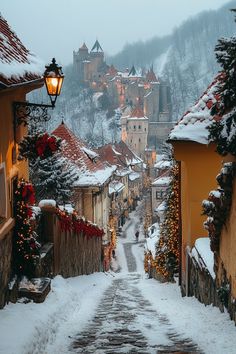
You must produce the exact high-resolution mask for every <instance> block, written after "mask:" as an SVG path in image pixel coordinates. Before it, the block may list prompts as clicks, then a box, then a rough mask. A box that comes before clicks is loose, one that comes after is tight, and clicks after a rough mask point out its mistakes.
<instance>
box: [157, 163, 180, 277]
mask: <svg viewBox="0 0 236 354" xmlns="http://www.w3.org/2000/svg"><path fill="white" fill-rule="evenodd" d="M171 177H172V181H171V183H170V186H169V189H168V197H167V201H166V211H165V219H164V221H163V223H162V224H161V228H160V239H159V242H158V244H157V245H156V257H155V266H156V271H157V273H158V274H159V275H161V276H162V277H164V278H165V279H166V280H170V281H173V280H174V275H175V273H177V272H178V265H179V227H180V221H179V209H178V206H179V202H180V201H179V181H178V179H179V167H178V165H177V164H175V165H174V166H173V167H172V170H171Z"/></svg>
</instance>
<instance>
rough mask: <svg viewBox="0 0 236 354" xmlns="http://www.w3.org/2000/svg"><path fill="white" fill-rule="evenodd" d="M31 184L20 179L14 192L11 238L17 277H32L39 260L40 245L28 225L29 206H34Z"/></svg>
mask: <svg viewBox="0 0 236 354" xmlns="http://www.w3.org/2000/svg"><path fill="white" fill-rule="evenodd" d="M34 201H35V197H34V189H33V186H32V184H30V183H28V182H26V181H25V180H24V179H21V180H20V181H19V182H18V185H17V189H16V191H15V215H16V217H15V220H16V224H15V229H14V238H13V252H14V258H13V262H14V268H15V272H16V274H18V275H26V276H28V277H32V276H34V271H35V266H36V264H37V260H38V258H39V247H40V244H39V243H38V242H37V241H36V236H37V235H36V233H35V232H34V231H33V229H32V227H31V223H30V217H31V216H32V210H31V206H30V205H31V204H34Z"/></svg>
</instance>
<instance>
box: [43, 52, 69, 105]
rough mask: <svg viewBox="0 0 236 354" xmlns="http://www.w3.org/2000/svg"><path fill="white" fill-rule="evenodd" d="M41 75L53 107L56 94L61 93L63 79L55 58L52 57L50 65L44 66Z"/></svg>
mask: <svg viewBox="0 0 236 354" xmlns="http://www.w3.org/2000/svg"><path fill="white" fill-rule="evenodd" d="M43 77H44V82H45V85H46V88H47V92H48V95H49V97H50V100H51V103H52V108H53V107H55V103H56V99H57V96H59V95H60V93H61V87H62V83H63V80H64V75H63V73H62V70H61V66H58V65H57V64H56V60H55V58H53V59H52V62H51V64H50V65H47V66H46V70H45V72H44V76H43Z"/></svg>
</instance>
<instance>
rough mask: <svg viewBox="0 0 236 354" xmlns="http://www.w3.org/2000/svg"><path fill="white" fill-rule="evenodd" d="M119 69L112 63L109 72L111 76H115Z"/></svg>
mask: <svg viewBox="0 0 236 354" xmlns="http://www.w3.org/2000/svg"><path fill="white" fill-rule="evenodd" d="M117 73H118V71H117V69H116V68H115V67H114V65H111V66H110V67H109V69H108V74H109V75H111V76H115V75H117Z"/></svg>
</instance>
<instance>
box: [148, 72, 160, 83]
mask: <svg viewBox="0 0 236 354" xmlns="http://www.w3.org/2000/svg"><path fill="white" fill-rule="evenodd" d="M146 80H147V81H148V82H158V80H157V77H156V74H155V73H154V71H153V69H150V70H148V72H147V75H146Z"/></svg>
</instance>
